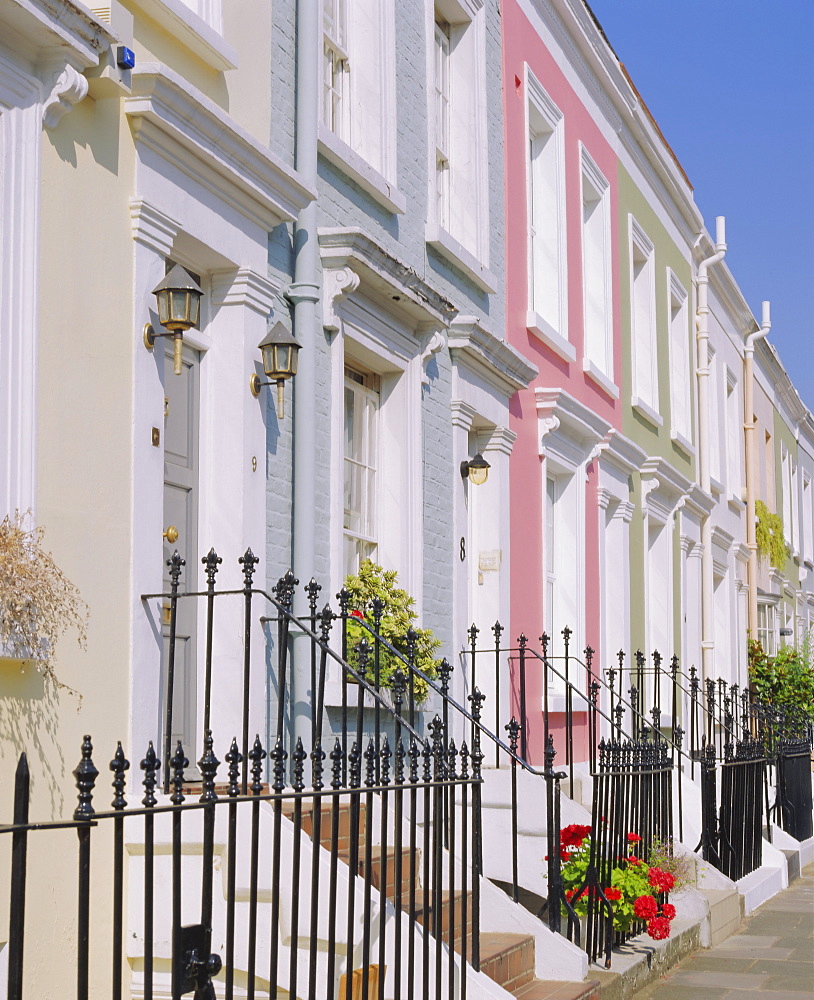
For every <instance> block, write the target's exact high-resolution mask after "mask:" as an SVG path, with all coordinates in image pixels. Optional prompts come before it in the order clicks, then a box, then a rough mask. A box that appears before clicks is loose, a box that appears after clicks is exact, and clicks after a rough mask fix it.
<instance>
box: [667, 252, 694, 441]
mask: <svg viewBox="0 0 814 1000" xmlns="http://www.w3.org/2000/svg"><path fill="white" fill-rule="evenodd" d="M667 299H668V308H669V316H670V415H671V422H672V433H673V435H674V436H675V435H679V436H680V437H681V438H683V439H684V440H685V441H686V442H687V443H690V441H691V439H692V418H691V412H692V410H691V402H690V355H689V340H688V337H689V331H688V329H687V292H686V289H685V288H684V287H683V286H682V285H681V283H680V282H679V281H678V279H677V278H676V276H675V275H674V274H673V272H672V271H671V270H670V269H669V268H668V270H667Z"/></svg>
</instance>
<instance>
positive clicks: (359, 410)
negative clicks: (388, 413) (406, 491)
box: [342, 366, 379, 575]
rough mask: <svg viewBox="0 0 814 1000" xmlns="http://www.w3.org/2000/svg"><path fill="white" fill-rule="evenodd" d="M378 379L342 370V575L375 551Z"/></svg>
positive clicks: (356, 568)
mask: <svg viewBox="0 0 814 1000" xmlns="http://www.w3.org/2000/svg"><path fill="white" fill-rule="evenodd" d="M378 411H379V391H378V379H377V377H376V376H375V375H371V374H369V373H364V372H361V371H357V370H356V369H354V368H350V367H347V366H346V367H345V432H344V458H343V463H344V495H345V512H344V520H343V525H342V527H343V531H344V553H343V564H344V572H345V575H347V574H348V573H356V572H357V571H358V569H359V564H360V562H361V561H362V560H363V559H375V558H376V550H377V534H378V532H377V524H376V517H377V510H376V500H377V481H376V476H377V468H378V433H377V432H378V427H377V423H378Z"/></svg>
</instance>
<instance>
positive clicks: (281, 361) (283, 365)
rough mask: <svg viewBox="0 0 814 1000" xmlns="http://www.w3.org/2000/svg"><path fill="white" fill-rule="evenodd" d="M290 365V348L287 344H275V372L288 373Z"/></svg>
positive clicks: (279, 373)
mask: <svg viewBox="0 0 814 1000" xmlns="http://www.w3.org/2000/svg"><path fill="white" fill-rule="evenodd" d="M290 367H291V348H290V347H289V346H288V345H287V344H278V345H277V373H278V375H288V373H289V370H290Z"/></svg>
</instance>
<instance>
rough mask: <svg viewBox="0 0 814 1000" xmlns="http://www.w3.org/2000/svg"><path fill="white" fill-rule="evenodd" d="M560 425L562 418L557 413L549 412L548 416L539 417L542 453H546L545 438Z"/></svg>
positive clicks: (538, 427) (538, 428)
mask: <svg viewBox="0 0 814 1000" xmlns="http://www.w3.org/2000/svg"><path fill="white" fill-rule="evenodd" d="M559 426H560V418H559V417H558V416H557V415H556V413H549V415H548V416H547V417H539V418H538V420H537V431H538V433H539V435H540V455H545V439H546V437H547V436H548V435H549V434H551V433H553V432H554V431H556V430H557V428H558V427H559Z"/></svg>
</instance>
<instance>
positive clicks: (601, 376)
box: [582, 358, 619, 399]
mask: <svg viewBox="0 0 814 1000" xmlns="http://www.w3.org/2000/svg"><path fill="white" fill-rule="evenodd" d="M582 370H583V371H584V372H585V374H586V375H587V376H588V378H589V379H590V380H591V381H592V382H595V383H596V385H598V386H599V388H600V389H601V390H602V391H603V392H604V393H605V394H606V395H608V396H610V398H611V399H618V398H619V386H618V385H616V383H615V382H614V381H613V379H611V378H608V376H607V375H606V374H605V373H604V372H603V371H602V369H601V368H597V366H596V365H595V364H594V363H593V361H591V360H590V359H589V358H583V359H582Z"/></svg>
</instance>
